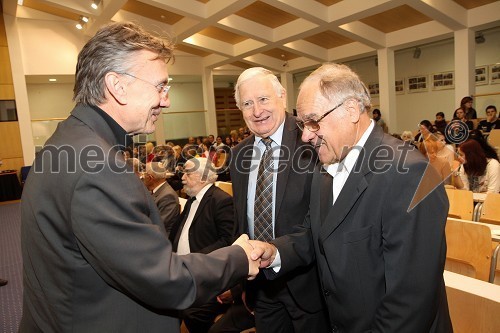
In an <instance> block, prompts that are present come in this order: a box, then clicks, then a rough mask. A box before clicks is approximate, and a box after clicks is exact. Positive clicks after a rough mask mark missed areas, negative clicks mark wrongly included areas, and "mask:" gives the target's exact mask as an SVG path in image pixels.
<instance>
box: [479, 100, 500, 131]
mask: <svg viewBox="0 0 500 333" xmlns="http://www.w3.org/2000/svg"><path fill="white" fill-rule="evenodd" d="M477 128H478V129H480V130H481V131H483V133H489V132H491V130H494V129H500V119H498V116H497V108H496V106H494V105H488V106H487V107H486V119H484V120H481V121H480V122H479V126H478V127H477Z"/></svg>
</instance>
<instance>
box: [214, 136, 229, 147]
mask: <svg viewBox="0 0 500 333" xmlns="http://www.w3.org/2000/svg"><path fill="white" fill-rule="evenodd" d="M225 145H226V144H225V143H224V142H222V136H220V135H219V136H218V137H217V138H216V139H215V143H214V144H213V145H212V147H214V148H215V149H217V148H222V147H224V146H225Z"/></svg>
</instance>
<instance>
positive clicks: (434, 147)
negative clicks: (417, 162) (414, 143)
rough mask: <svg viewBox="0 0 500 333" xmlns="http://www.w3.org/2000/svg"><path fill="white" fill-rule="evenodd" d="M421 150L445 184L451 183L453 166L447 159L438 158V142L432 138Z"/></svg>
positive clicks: (423, 144) (427, 140) (424, 142)
mask: <svg viewBox="0 0 500 333" xmlns="http://www.w3.org/2000/svg"><path fill="white" fill-rule="evenodd" d="M445 149H446V148H445ZM419 150H420V152H421V153H422V154H423V155H424V156H425V157H427V159H428V160H429V164H430V165H431V166H432V167H433V168H434V169H436V171H437V173H438V174H439V176H440V177H441V180H442V181H443V182H444V184H445V185H448V184H449V183H450V173H451V167H452V165H451V164H450V163H449V162H448V161H447V160H446V158H443V157H439V156H437V152H438V144H437V141H435V140H433V139H432V138H429V139H426V140H424V141H423V142H422V144H421V145H420V147H419ZM446 150H448V149H446Z"/></svg>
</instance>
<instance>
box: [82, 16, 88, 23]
mask: <svg viewBox="0 0 500 333" xmlns="http://www.w3.org/2000/svg"><path fill="white" fill-rule="evenodd" d="M81 20H82V21H83V22H85V23H87V22H88V21H89V18H88V17H87V16H82V19H81Z"/></svg>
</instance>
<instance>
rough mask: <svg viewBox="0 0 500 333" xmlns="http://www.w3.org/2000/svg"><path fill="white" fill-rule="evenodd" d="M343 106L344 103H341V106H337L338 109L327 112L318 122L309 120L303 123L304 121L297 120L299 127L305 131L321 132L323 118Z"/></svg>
mask: <svg viewBox="0 0 500 333" xmlns="http://www.w3.org/2000/svg"><path fill="white" fill-rule="evenodd" d="M342 104H344V102H342V103H340V104H339V105H337V106H336V107H334V108H333V109H331V110H330V111H327V112H326V113H325V114H323V115H322V116H321V117H319V119H317V120H314V119H307V120H305V121H302V120H297V127H298V128H299V129H300V130H301V131H303V130H304V128H306V129H307V130H308V131H310V132H317V131H319V128H320V126H319V122H320V121H321V120H323V118H325V117H326V116H328V115H329V114H330V113H332V112H333V111H335V110H336V109H337V108H338V107H340V106H341V105H342Z"/></svg>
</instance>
